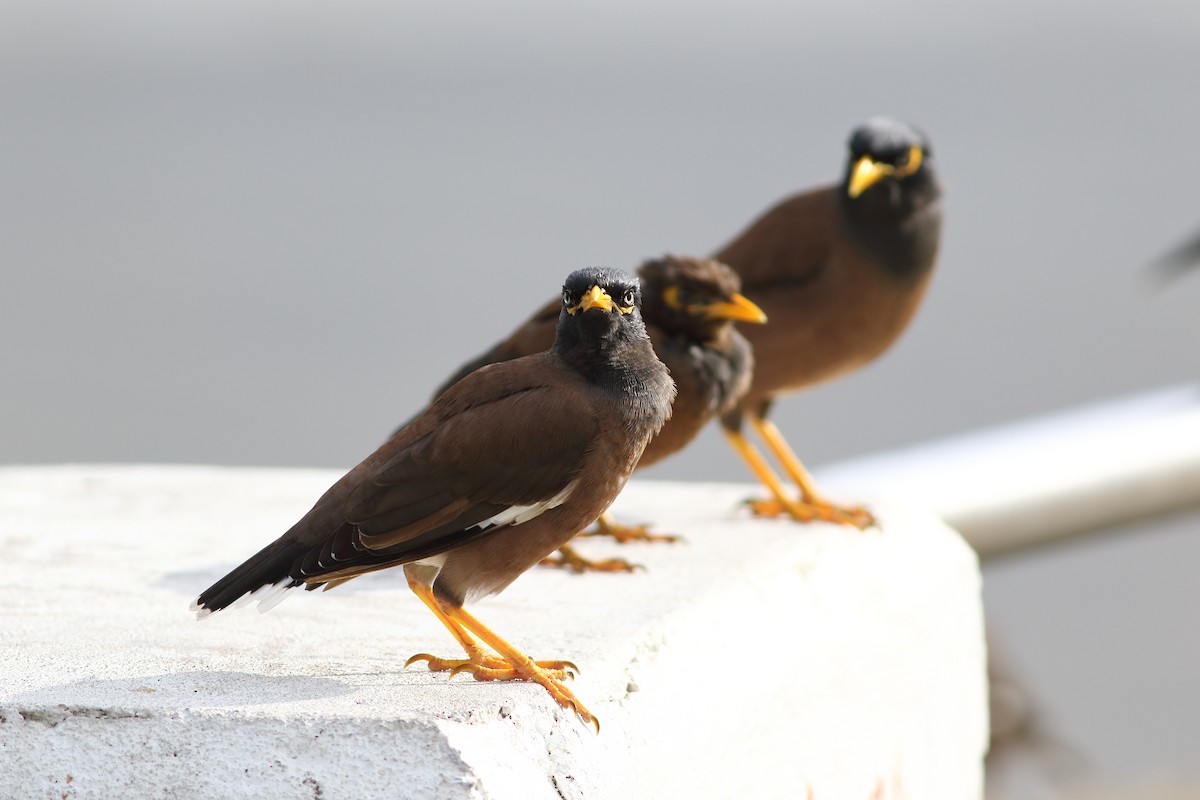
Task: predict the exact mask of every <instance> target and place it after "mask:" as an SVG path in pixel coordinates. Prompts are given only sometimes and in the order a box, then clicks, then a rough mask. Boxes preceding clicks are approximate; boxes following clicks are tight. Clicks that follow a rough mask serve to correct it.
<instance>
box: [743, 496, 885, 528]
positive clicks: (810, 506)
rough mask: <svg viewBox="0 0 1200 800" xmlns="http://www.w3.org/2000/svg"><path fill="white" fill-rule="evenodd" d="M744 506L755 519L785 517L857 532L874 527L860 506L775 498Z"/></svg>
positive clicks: (748, 502) (872, 519)
mask: <svg viewBox="0 0 1200 800" xmlns="http://www.w3.org/2000/svg"><path fill="white" fill-rule="evenodd" d="M744 504H745V505H746V506H747V507H748V508H749V509H750V512H751V513H752V514H754V516H756V517H767V518H772V519H773V518H776V517H781V516H783V515H785V514H786V515H787V516H789V517H791V518H792V519H794V520H796V521H797V522H817V521H820V522H832V523H834V524H837V525H849V526H851V527H853V528H858V529H859V530H866V529H867V528H872V527H875V526H876V522H875V515H873V514H872V513H871V512H870V511H868V510H867V509H865V508H863V507H861V506H835V505H833V504H832V503H825V502H817V503H810V502H806V501H803V500H788V501H786V502H784V501H780V500H779V499H777V498H770V499H767V500H760V499H758V498H749V499H747V500H745V501H744Z"/></svg>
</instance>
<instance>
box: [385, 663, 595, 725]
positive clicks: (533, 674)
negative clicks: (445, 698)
mask: <svg viewBox="0 0 1200 800" xmlns="http://www.w3.org/2000/svg"><path fill="white" fill-rule="evenodd" d="M415 661H427V662H429V668H430V669H431V670H435V668H436V670H435V671H438V672H440V671H443V670H445V669H447V668H448V669H449V670H450V677H454V676H455V675H457V674H459V673H460V672H469V673H470V674H471V676H472V677H474V678H475V680H477V681H529V682H531V683H536V684H538V685H539V686H541V687H542V688H543V689H545V690H546V691H547V692H548V693H549V694H550V697H552V698H553V699H554V702H556V703H558V704H559V705H560V706H562V707H563V708H565V709H567V710H568V711H571V712H572V713H574V714H575V715H576V716H577V717H579V718H580V719H581V720H583V721H584V722H585V723H587V724H589V725H593V726H595V728H596V733H599V732H600V720H598V719H596V717H595V716H593V715H592V712H590V711H588V710H587V708H586V707H584V705H583V703H581V702H579V699H578V698H576V697H575V695H574V694H572V692H571V690H570V689H568V688H567V687H566V686H564V685H563V680H564V679H565V678H568V677H574V676H575V673H576V672H578V671H579V668H578V667H576V666H575V665H574V664H572V663H571V662H570V661H533V660H531V659H528V658H526V659H524V660H521V661H509V660H508V659H506V658H504V657H502V656H493V655H479V654H476V655H475V656H473V657H470V658H462V659H444V658H434V657H433V656H431V655H428V654H427V653H419V654H417V655H415V656H413V657H412V658H410V659H409V660H408V662H407V663H406V664H405V666H408V665H409V664H412V663H413V662H415Z"/></svg>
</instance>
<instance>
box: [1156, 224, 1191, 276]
mask: <svg viewBox="0 0 1200 800" xmlns="http://www.w3.org/2000/svg"><path fill="white" fill-rule="evenodd" d="M1197 264H1200V231H1197V232H1196V233H1193V234H1192V235H1191V236H1190V237H1189V238H1187V239H1185V240H1183V241H1182V242H1180V243H1179V244H1178V245H1176V246H1175V247H1173V248H1172V249H1171V250H1169V251H1167V252H1166V253H1165V254H1164V255H1161V256H1159V257H1158V258H1157V259H1155V260H1154V261H1153V262H1152V263H1151V264H1150V266H1151V267H1152V268H1154V269H1155V270H1157V271H1158V272H1159V273H1160V274H1161V275H1162V276H1163V277H1164V278H1172V277H1174V276H1175V275H1177V274H1179V273H1181V272H1186V271H1187V270H1189V269H1191V268H1192V267H1195V266H1196V265H1197Z"/></svg>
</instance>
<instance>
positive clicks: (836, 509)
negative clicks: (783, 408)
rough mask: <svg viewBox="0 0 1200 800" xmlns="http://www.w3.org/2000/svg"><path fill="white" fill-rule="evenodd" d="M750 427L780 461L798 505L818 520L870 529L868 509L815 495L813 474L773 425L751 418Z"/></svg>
mask: <svg viewBox="0 0 1200 800" xmlns="http://www.w3.org/2000/svg"><path fill="white" fill-rule="evenodd" d="M750 424H751V425H752V426H753V427H754V430H755V431H757V432H758V435H759V437H760V438H761V439H762V440H763V442H764V443H765V444H766V445H767V448H768V449H770V451H771V452H772V453H773V454H774V456H775V458H776V459H777V460H778V461H779V463H780V465H781V466H782V467H783V471H784V472H786V473H787V474H788V477H789V478H791V479H792V480H793V481H794V482H795V483H796V486H798V487H799V488H800V502H801V503H803V504H804V505H805V506H807V507H808V508H811V509H813V511H814V512H815V514H816V517H817V519H822V520H825V521H826V522H839V523H842V524H843V525H853V526H854V527H856V528H869V527H871V526H872V525H874V524H875V517H874V516H873V515H872V514H871V512H870V511H868V510H867V509H865V508H862V507H861V506H835V505H834V504H833V503H831V502H829V501H828V500H826V499H825V498H824V497H822V496H821V495H820V494H819V493H818V492H817V488H816V484H815V482H814V481H813V478H812V475H810V474H809V472H808V470H807V469H805V468H804V464H802V463H801V462H800V459H799V458H798V457H797V456H796V453H795V451H794V450H792V447H791V445H789V444H788V442H787V439H785V438H784V436H783V433H782V432H781V431H780V430H779V428H778V427H777V426H776V425H775V423H774V422H771V421H770V420H769V419H764V418H762V417H757V416H753V415H752V416H751V417H750Z"/></svg>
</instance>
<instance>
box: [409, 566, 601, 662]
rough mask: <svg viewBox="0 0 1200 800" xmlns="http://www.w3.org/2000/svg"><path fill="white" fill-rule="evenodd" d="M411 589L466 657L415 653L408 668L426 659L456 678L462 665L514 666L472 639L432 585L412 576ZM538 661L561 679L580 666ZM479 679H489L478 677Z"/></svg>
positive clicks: (410, 580)
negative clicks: (419, 581) (446, 609)
mask: <svg viewBox="0 0 1200 800" xmlns="http://www.w3.org/2000/svg"><path fill="white" fill-rule="evenodd" d="M408 588H410V589H412V591H413V594H415V595H416V596H417V597H419V598H421V602H422V603H424V604H425V605H426V607H428V609H429V610H430V611H432V612H433V615H434V616H435V617H437V618H438V620H439V621H440V622H441V623H442V624H443V625H445V626H446V630H448V631H450V634H451V635H452V636H453V637H454V638H455V639H457V640H458V643H459V644H460V645H462V649H463V650H465V651H467V657H466V658H438V657H437V656H432V655H430V654H429V653H417V654H416V655H415V656H412V657H411V658H409V659H408V661H405V662H404V666H405V667H408V666H411V665H412V664H415V663H416V662H418V661H424V662H426V664H427V666H428V667H429V670H430V672H445V671H447V670H449V671H450V676H451V677H454V675H455V674H457V672H456V671H457V670H460V669H462V668H463V667H470V666H471V665H475V666H478V667H479V668H481V669H484V670H492V671H496V672H503V671H505V670H510V669H511V665H510V664H509V662H508V661H506V660H505V659H503V658H500V657H498V656H494V655H491V654H490V653H488V652H487V651H486V650H484V649H483V648H482V647H480V646H479V643H478V642H476V641H475V640H474V639H472V638H471V634H470V633H468V632H467V631H466V630H465V629H464V628H463V627H462V626H461V625H459V624H458V623H457V622H455V621H454V620H453V619H451V618H450V616H449V615H447V614H446V612H445V611H443V610H442V607H441V604H439V603H438V601H437V598H435V597H434V596H433V590H432V589H431V588H430V587H428V586H426V585H424V584H422V583H417V582H416V581H414V580H413V579H412V578H411V577H410V578H409V580H408ZM536 663H537V665H538V666H539V667H541V668H542V669H544V670H547V671H549V672H550V674H552V675H554V676H555V677H556V678H558V679H559V680H564V679H566V678H572V677H574V676H575V673H577V672H579V667H577V666H575V665H574V664H572V663H571V662H570V661H538V662H536ZM476 677H478V676H476ZM479 680H489V679H488V678H479ZM491 680H515V678H507V679H506V678H502V677H496V678H491Z"/></svg>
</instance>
